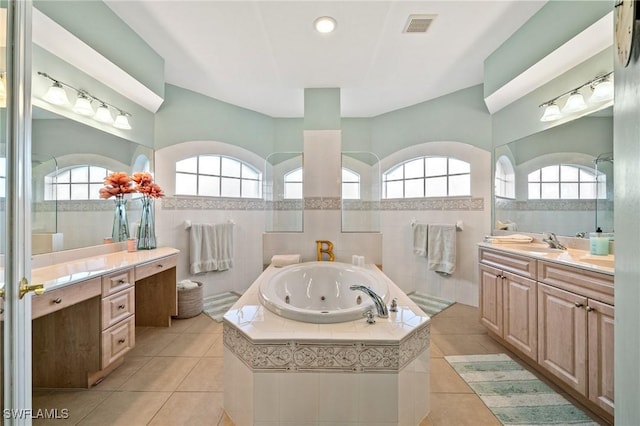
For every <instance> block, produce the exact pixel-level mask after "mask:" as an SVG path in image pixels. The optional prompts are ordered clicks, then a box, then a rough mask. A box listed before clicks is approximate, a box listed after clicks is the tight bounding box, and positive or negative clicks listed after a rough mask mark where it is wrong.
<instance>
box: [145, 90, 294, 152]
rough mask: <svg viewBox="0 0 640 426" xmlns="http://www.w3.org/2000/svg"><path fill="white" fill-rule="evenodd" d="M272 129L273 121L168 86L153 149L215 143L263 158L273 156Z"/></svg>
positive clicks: (236, 107) (273, 135)
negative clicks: (232, 146)
mask: <svg viewBox="0 0 640 426" xmlns="http://www.w3.org/2000/svg"><path fill="white" fill-rule="evenodd" d="M275 128H276V126H275V122H274V119H273V118H272V117H269V116H267V115H264V114H260V113H258V112H255V111H251V110H249V109H246V108H241V107H238V106H235V105H231V104H228V103H226V102H222V101H219V100H217V99H213V98H210V97H208V96H204V95H201V94H199V93H196V92H193V91H191V90H187V89H183V88H181V87H177V86H172V85H170V84H167V85H166V88H165V101H164V103H163V104H162V106H161V107H160V109H159V110H158V112H157V114H156V125H155V133H156V144H155V148H156V149H158V148H164V147H166V146H169V145H174V144H177V143H180V142H186V141H196V140H214V141H218V142H225V143H229V144H233V145H237V146H240V147H242V148H245V149H248V150H249V151H252V152H255V153H256V154H258V155H260V156H261V157H263V158H266V156H267V155H268V154H270V153H272V152H274V147H275V144H274V137H275V135H276V132H275ZM281 130H282V131H283V133H286V132H284V129H281ZM301 136H302V135H301ZM287 144H289V142H287Z"/></svg>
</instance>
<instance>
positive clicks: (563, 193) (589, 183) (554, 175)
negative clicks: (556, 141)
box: [528, 164, 607, 200]
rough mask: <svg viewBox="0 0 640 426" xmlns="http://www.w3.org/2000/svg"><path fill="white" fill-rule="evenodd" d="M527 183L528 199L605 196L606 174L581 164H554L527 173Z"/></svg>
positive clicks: (587, 198)
mask: <svg viewBox="0 0 640 426" xmlns="http://www.w3.org/2000/svg"><path fill="white" fill-rule="evenodd" d="M596 173H597V175H596ZM528 184H529V191H528V192H529V199H530V200H541V199H544V200H589V199H596V198H607V176H606V175H605V174H603V173H600V172H596V171H595V170H594V169H591V168H588V167H583V166H575V165H569V164H554V165H552V166H547V167H542V168H541V169H538V170H536V171H534V172H531V173H529V177H528Z"/></svg>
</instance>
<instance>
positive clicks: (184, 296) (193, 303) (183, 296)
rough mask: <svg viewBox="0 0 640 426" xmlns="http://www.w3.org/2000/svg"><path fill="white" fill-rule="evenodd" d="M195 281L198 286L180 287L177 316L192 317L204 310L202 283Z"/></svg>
mask: <svg viewBox="0 0 640 426" xmlns="http://www.w3.org/2000/svg"><path fill="white" fill-rule="evenodd" d="M194 282H195V283H197V284H198V287H194V288H189V289H181V288H178V315H176V316H175V318H191V317H195V316H196V315H198V314H200V312H202V283H201V282H198V281H194Z"/></svg>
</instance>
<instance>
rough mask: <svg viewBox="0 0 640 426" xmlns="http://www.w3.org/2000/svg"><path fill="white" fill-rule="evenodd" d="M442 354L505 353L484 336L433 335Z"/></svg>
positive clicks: (499, 346) (433, 340)
mask: <svg viewBox="0 0 640 426" xmlns="http://www.w3.org/2000/svg"><path fill="white" fill-rule="evenodd" d="M431 341H432V342H435V344H436V345H437V346H438V348H439V349H440V350H441V351H442V353H443V354H444V355H445V356H447V355H478V354H492V353H502V352H505V348H504V347H503V346H501V345H499V344H498V343H497V342H495V341H494V340H493V339H491V337H489V336H488V335H486V334H433V335H431Z"/></svg>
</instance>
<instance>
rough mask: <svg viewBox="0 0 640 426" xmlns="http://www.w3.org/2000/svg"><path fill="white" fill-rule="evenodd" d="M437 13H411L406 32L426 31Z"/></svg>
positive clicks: (405, 28)
mask: <svg viewBox="0 0 640 426" xmlns="http://www.w3.org/2000/svg"><path fill="white" fill-rule="evenodd" d="M435 17H436V15H409V19H408V20H407V25H406V26H405V27H404V31H403V32H405V33H426V32H427V30H428V29H429V26H430V25H431V23H432V22H433V20H434V19H435Z"/></svg>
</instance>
